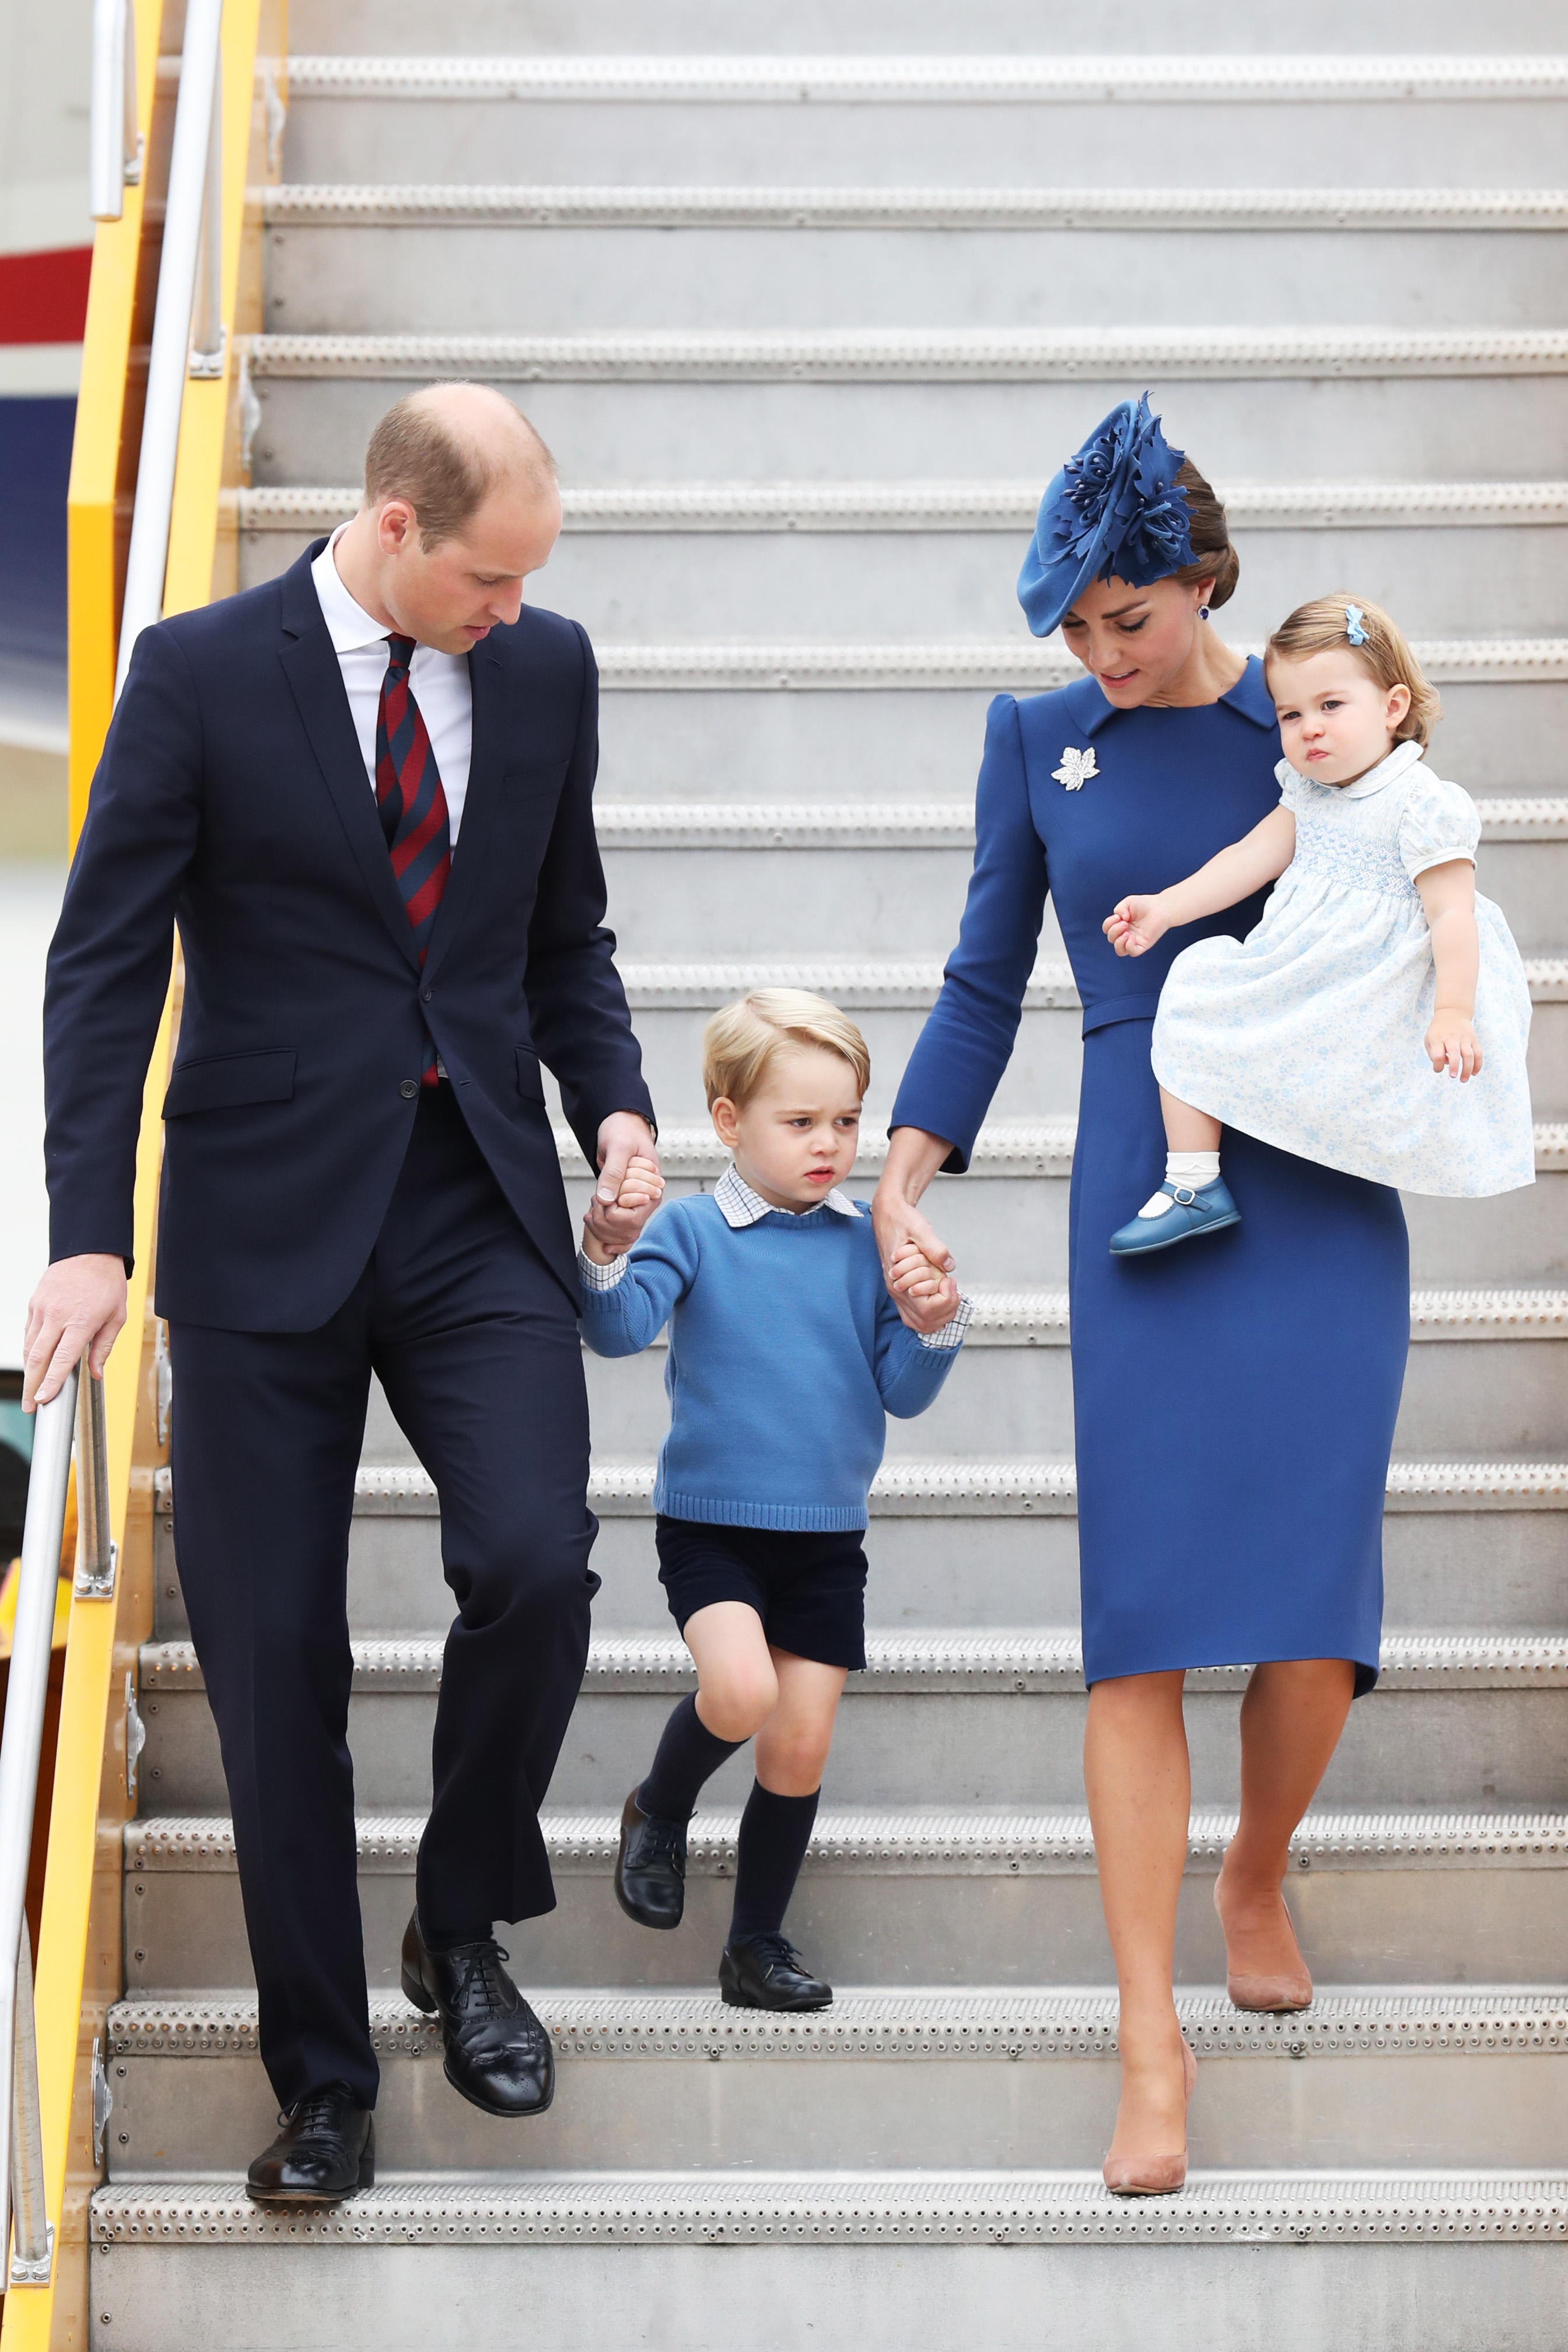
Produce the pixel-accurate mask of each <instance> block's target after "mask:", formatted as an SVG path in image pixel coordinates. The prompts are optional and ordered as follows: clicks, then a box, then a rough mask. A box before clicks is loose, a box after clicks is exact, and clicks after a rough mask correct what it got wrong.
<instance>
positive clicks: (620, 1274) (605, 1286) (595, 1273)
mask: <svg viewBox="0 0 1568 2352" xmlns="http://www.w3.org/2000/svg"><path fill="white" fill-rule="evenodd" d="M577 1273H578V1277H579V1279H580V1280H581V1282H582V1285H583V1287H584V1290H614V1288H615V1286H616V1283H617V1282H621V1281H624V1280H625V1278H626V1255H625V1253H624V1252H623V1253H622V1255H620V1256H619V1257H616V1258H612V1259H611V1260H610V1263H609V1265H595V1262H594V1260H593V1259H592V1258H591V1257H590V1256H589V1255H588V1253H587V1251H586V1250H579V1251H578V1253H577Z"/></svg>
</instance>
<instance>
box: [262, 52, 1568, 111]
mask: <svg viewBox="0 0 1568 2352" xmlns="http://www.w3.org/2000/svg"><path fill="white" fill-rule="evenodd" d="M288 72H289V100H290V102H292V101H293V100H296V99H300V98H399V99H409V98H436V99H450V98H488V99H508V98H523V99H535V100H539V99H556V100H583V99H589V100H592V99H612V100H654V101H658V100H664V101H667V102H668V101H670V100H717V101H725V100H728V101H731V102H732V101H734V100H744V101H750V102H753V103H764V104H765V103H770V102H771V103H773V104H780V105H795V104H799V103H800V102H802V101H803V100H805V101H810V100H815V101H816V102H818V103H824V102H826V103H832V102H837V103H841V104H848V105H856V106H864V105H868V104H871V105H876V104H882V105H908V104H910V103H916V104H918V103H921V102H924V103H947V104H952V103H954V102H961V103H962V102H970V103H980V104H985V103H991V102H995V101H1003V102H1007V103H1012V104H1017V103H1019V102H1027V101H1031V100H1032V101H1035V102H1037V103H1038V102H1041V101H1044V102H1051V101H1058V102H1059V101H1060V100H1078V101H1085V100H1088V101H1094V100H1102V101H1111V102H1114V101H1116V100H1122V101H1128V100H1131V101H1134V102H1136V103H1138V104H1147V103H1150V102H1163V103H1166V104H1178V105H1180V104H1190V103H1193V102H1194V101H1199V100H1208V101H1215V100H1219V101H1222V102H1229V103H1235V102H1237V101H1247V102H1249V103H1256V102H1258V101H1263V102H1268V101H1275V102H1284V103H1294V104H1299V103H1301V102H1303V101H1309V102H1310V101H1319V102H1321V101H1325V100H1326V101H1330V102H1333V101H1342V100H1375V99H1384V100H1434V99H1439V100H1449V101H1452V100H1495V99H1500V98H1521V99H1534V100H1541V99H1552V98H1563V97H1568V58H1561V57H1551V56H1531V55H1529V54H1521V55H1520V56H1517V57H1515V56H1507V55H1504V56H1498V57H1486V56H1465V55H1458V56H1453V57H1446V56H1425V55H1422V56H1407V57H1402V56H1395V57H1366V58H1356V57H1159V56H1153V57H1128V56H1108V57H1060V56H1052V57H1028V56H1024V57H1015V56H1001V57H985V56H961V57H920V56H910V57H898V56H892V57H877V56H872V57H838V56H826V57H812V56H809V55H805V56H800V57H794V56H789V57H747V56H739V57H723V56H707V57H702V56H689V57H657V56H655V57H638V56H627V55H625V54H622V55H612V56H595V55H589V56H570V55H568V56H560V57H471V58H469V57H335V56H298V57H294V56H291V57H290V58H289V65H288Z"/></svg>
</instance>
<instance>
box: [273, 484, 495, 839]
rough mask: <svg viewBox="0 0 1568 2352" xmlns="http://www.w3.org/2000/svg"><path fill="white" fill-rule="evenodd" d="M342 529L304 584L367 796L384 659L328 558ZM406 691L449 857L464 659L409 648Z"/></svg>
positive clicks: (464, 778) (469, 699) (459, 780)
mask: <svg viewBox="0 0 1568 2352" xmlns="http://www.w3.org/2000/svg"><path fill="white" fill-rule="evenodd" d="M347 529H348V525H347V523H340V524H339V525H338V528H337V530H335V531H333V533H332V535H331V539H330V540H328V541H327V543H326V545H325V547H323V548H322V550H321V553H320V555H318V556H317V558H316V560H315V562H314V563H312V564H311V566H310V577H311V579H312V580H313V581H314V582H315V583H316V596H317V600H318V602H319V603H320V604H321V617H322V619H323V620H324V621H325V622H326V625H327V634H328V635H329V636H330V637H331V641H332V650H333V652H334V653H335V654H336V655H337V657H338V667H339V668H340V669H341V670H342V674H343V690H344V692H345V693H346V694H347V696H348V698H349V710H350V713H351V714H352V716H353V722H354V733H355V734H356V735H357V736H358V737H359V748H360V751H361V752H362V754H363V759H364V772H365V774H366V775H367V776H368V777H369V778H370V788H371V790H372V792H374V790H375V722H376V718H377V715H378V713H379V711H380V709H381V683H382V680H383V678H384V677H385V676H386V666H387V664H388V662H389V661H390V660H391V658H392V655H391V652H390V650H389V648H388V646H387V642H386V639H387V634H388V633H387V631H386V630H385V629H384V627H383V626H382V625H381V623H380V622H379V621H373V620H372V619H371V617H370V614H368V613H367V612H366V611H365V609H364V607H363V604H356V603H355V602H354V599H353V597H352V596H351V595H350V594H349V592H348V590H347V589H346V588H345V587H344V586H343V583H342V579H341V578H340V577H339V573H338V567H337V564H336V563H335V562H334V561H333V558H332V550H333V549H334V548H335V547H336V545H337V543H338V541H339V540H340V539H341V538H342V535H343V533H344V531H345V530H347ZM408 683H409V685H410V687H411V688H412V689H413V693H414V699H415V701H416V703H417V704H418V705H419V710H420V715H421V717H422V718H423V719H424V721H425V731H426V734H427V735H428V736H429V738H430V749H431V750H432V751H434V752H435V754H436V765H437V768H438V769H439V771H440V773H441V785H442V789H443V791H444V792H445V793H446V795H447V826H448V829H449V831H450V834H451V839H452V846H453V848H454V849H456V847H457V845H458V826H459V825H460V824H462V822H463V803H464V801H465V800H466V799H467V797H468V760H469V756H470V754H471V751H472V749H473V740H474V703H473V693H472V689H471V688H470V687H469V684H468V656H467V655H466V654H444V653H439V652H437V649H436V647H435V646H415V648H414V659H413V661H412V662H411V663H410V665H409V670H408Z"/></svg>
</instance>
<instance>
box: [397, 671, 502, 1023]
mask: <svg viewBox="0 0 1568 2352" xmlns="http://www.w3.org/2000/svg"><path fill="white" fill-rule="evenodd" d="M468 683H469V688H470V690H471V692H472V695H473V711H474V716H473V736H472V740H471V742H470V746H469V751H468V793H467V794H466V796H465V798H464V801H463V822H462V825H461V827H460V829H459V831H458V841H457V845H456V847H455V848H454V850H453V852H452V871H451V873H450V874H449V875H448V877H447V887H446V889H445V890H444V891H443V892H442V894H441V904H440V906H439V908H437V913H436V921H435V925H434V927H433V929H432V930H431V934H430V946H429V950H428V951H427V952H426V958H425V974H426V979H428V978H429V976H430V974H431V973H432V972H433V971H435V969H436V967H437V964H438V963H439V962H440V961H441V958H442V957H443V956H444V955H445V954H446V952H447V948H448V947H449V946H450V945H451V943H452V941H453V940H454V939H456V937H457V935H458V930H459V929H460V928H461V926H462V924H463V922H464V921H465V919H467V917H468V913H469V911H470V907H471V903H472V900H473V896H474V892H475V891H476V889H477V888H478V887H479V882H480V879H481V877H482V876H483V873H484V870H485V862H486V856H487V851H488V847H489V835H490V833H491V831H492V829H493V827H494V824H495V817H496V811H497V809H498V807H499V806H500V796H501V780H502V776H503V774H504V772H505V768H506V751H507V738H508V731H509V728H510V719H511V677H510V672H509V670H508V668H507V666H506V664H505V663H504V662H503V661H502V660H501V657H500V654H498V653H497V652H496V651H495V650H494V648H493V647H492V646H490V644H489V641H488V639H487V640H486V641H485V642H484V643H482V644H480V645H478V646H475V647H474V650H473V652H472V653H471V654H470V655H469V656H468ZM389 863H390V861H389Z"/></svg>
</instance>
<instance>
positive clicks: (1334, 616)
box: [1263, 592, 1443, 751]
mask: <svg viewBox="0 0 1568 2352" xmlns="http://www.w3.org/2000/svg"><path fill="white" fill-rule="evenodd" d="M1352 613H1353V614H1355V622H1356V627H1357V628H1358V629H1359V631H1360V632H1361V634H1360V636H1359V637H1352V635H1351V634H1350V616H1351V614H1352ZM1347 646H1348V648H1349V650H1350V651H1351V652H1352V654H1353V655H1354V656H1355V657H1356V659H1357V661H1358V662H1360V664H1361V666H1362V667H1363V669H1364V670H1365V671H1366V673H1367V675H1368V677H1371V678H1372V679H1373V681H1374V683H1375V684H1377V685H1378V686H1380V687H1382V688H1383V690H1384V693H1385V694H1386V693H1387V692H1388V690H1389V688H1391V687H1395V686H1404V687H1407V688H1409V690H1410V708H1409V709H1408V710H1407V711H1406V712H1405V716H1404V718H1403V719H1401V720H1400V722H1399V724H1398V726H1397V727H1396V728H1395V729H1394V741H1395V742H1396V743H1406V742H1410V743H1419V744H1420V746H1421V748H1422V750H1423V751H1425V750H1426V746H1427V744H1428V743H1429V742H1430V741H1431V740H1432V730H1433V728H1434V727H1436V724H1437V721H1438V720H1439V719H1441V718H1442V716H1443V706H1442V703H1441V702H1440V701H1439V700H1438V698H1437V689H1436V687H1435V686H1433V685H1432V684H1431V682H1430V680H1429V679H1428V678H1427V676H1426V672H1425V670H1424V669H1423V668H1422V667H1421V665H1420V663H1419V662H1418V661H1417V660H1416V658H1415V655H1414V654H1413V653H1412V652H1411V650H1410V646H1409V644H1408V642H1407V640H1406V638H1405V632H1404V630H1403V629H1402V628H1401V627H1400V626H1399V624H1398V623H1397V621H1394V620H1391V619H1390V617H1389V615H1388V614H1386V613H1385V612H1384V609H1383V606H1382V605H1381V604H1373V601H1372V598H1371V597H1370V596H1363V597H1362V598H1361V599H1360V601H1359V602H1358V601H1357V600H1356V599H1354V598H1353V597H1352V596H1350V595H1348V594H1346V593H1343V592H1341V593H1337V594H1335V595H1332V596H1314V597H1313V599H1312V601H1311V603H1310V604H1298V605H1297V607H1296V609H1295V611H1294V612H1293V613H1292V614H1290V616H1289V620H1285V621H1281V622H1280V624H1279V627H1278V628H1277V629H1276V630H1275V632H1274V634H1273V635H1272V636H1271V637H1270V638H1269V640H1268V644H1267V645H1266V646H1264V648H1263V670H1264V675H1265V677H1267V676H1268V665H1269V663H1270V662H1271V661H1286V662H1299V661H1310V659H1311V657H1312V656H1313V655H1314V654H1328V653H1338V652H1340V651H1341V650H1342V648H1344V647H1347Z"/></svg>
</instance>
